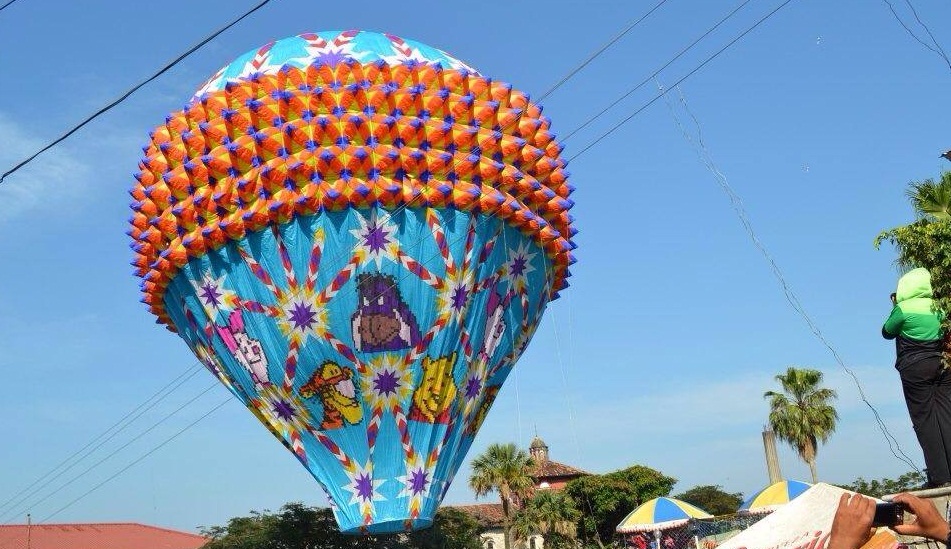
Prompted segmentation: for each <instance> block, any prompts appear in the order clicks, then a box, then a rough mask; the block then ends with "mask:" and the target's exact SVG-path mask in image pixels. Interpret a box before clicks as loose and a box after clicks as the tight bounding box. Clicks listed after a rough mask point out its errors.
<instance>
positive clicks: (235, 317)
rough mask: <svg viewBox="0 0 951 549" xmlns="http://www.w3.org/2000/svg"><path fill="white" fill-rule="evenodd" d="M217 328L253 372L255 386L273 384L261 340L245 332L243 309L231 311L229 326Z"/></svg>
mask: <svg viewBox="0 0 951 549" xmlns="http://www.w3.org/2000/svg"><path fill="white" fill-rule="evenodd" d="M215 330H216V331H217V332H218V335H219V336H221V339H222V341H224V343H225V346H227V347H228V350H229V351H231V354H233V355H234V358H235V359H236V360H237V361H238V362H240V363H241V365H242V366H244V368H245V370H247V371H248V373H249V374H251V379H252V380H253V381H254V386H255V388H257V389H260V388H261V387H265V386H267V385H270V384H271V381H270V379H269V378H268V375H267V356H265V354H264V349H263V348H262V347H261V342H260V341H258V340H257V339H254V338H252V337H250V336H249V335H248V334H247V333H245V330H244V318H243V317H242V316H241V311H234V312H233V313H231V315H230V316H229V317H228V324H227V326H215Z"/></svg>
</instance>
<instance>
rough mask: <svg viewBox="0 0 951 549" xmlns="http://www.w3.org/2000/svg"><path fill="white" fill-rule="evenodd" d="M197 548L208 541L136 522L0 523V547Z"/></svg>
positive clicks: (61, 548) (34, 548)
mask: <svg viewBox="0 0 951 549" xmlns="http://www.w3.org/2000/svg"><path fill="white" fill-rule="evenodd" d="M28 529H29V549H198V548H199V547H201V546H202V545H204V544H205V543H206V542H207V541H208V540H207V539H205V538H204V537H202V536H199V535H196V534H189V533H187V532H179V531H177V530H169V529H167V528H158V527H155V526H147V525H145V524H136V523H113V524H34V525H32V526H29V527H27V525H25V524H15V525H10V526H0V548H3V549H27V533H28V532H27V530H28Z"/></svg>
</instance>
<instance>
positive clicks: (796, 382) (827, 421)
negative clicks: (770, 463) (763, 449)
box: [763, 367, 839, 483]
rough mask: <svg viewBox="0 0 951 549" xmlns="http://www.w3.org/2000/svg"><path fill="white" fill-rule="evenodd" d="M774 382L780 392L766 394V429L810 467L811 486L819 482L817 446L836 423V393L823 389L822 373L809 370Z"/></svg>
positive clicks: (781, 376) (788, 372)
mask: <svg viewBox="0 0 951 549" xmlns="http://www.w3.org/2000/svg"><path fill="white" fill-rule="evenodd" d="M776 381H778V382H779V383H780V385H781V386H782V389H783V391H782V392H781V393H780V392H776V391H766V392H765V393H764V394H763V397H764V398H766V399H767V400H769V425H770V427H771V428H772V429H773V431H775V433H776V436H777V437H779V438H780V439H781V440H784V441H786V442H788V443H789V445H790V446H792V447H793V448H794V449H795V450H796V452H797V453H798V454H799V457H800V458H802V460H803V461H805V462H806V463H807V464H809V470H810V472H811V473H812V482H813V483H816V482H819V475H818V473H817V472H816V454H817V453H818V451H819V442H826V441H827V440H828V439H829V437H830V436H831V435H832V433H833V432H835V423H836V421H837V420H838V419H839V415H838V413H836V411H835V407H833V406H832V404H831V401H832V400H834V399H835V398H836V394H835V391H833V390H832V389H828V388H825V387H822V386H821V384H822V372H820V371H819V370H810V369H808V368H793V367H789V368H788V369H787V370H786V373H784V374H778V375H777V376H776Z"/></svg>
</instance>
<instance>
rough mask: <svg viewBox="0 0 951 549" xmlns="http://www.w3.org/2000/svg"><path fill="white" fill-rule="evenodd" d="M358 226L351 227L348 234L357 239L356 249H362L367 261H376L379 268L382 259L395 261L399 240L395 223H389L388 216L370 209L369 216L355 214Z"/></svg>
mask: <svg viewBox="0 0 951 549" xmlns="http://www.w3.org/2000/svg"><path fill="white" fill-rule="evenodd" d="M357 221H358V222H359V223H360V227H358V228H356V229H351V230H350V234H352V235H353V237H354V238H356V239H357V250H359V251H362V252H363V254H364V257H365V260H366V261H367V262H369V261H374V262H376V268H377V269H379V268H380V267H381V265H382V263H383V260H384V259H389V260H392V261H397V256H398V253H399V242H398V241H397V234H396V232H397V228H396V225H394V224H392V223H390V216H389V215H387V216H386V218H385V219H383V218H381V216H379V215H378V213H377V210H376V209H374V210H371V211H370V218H369V219H367V218H366V217H364V216H363V215H358V216H357Z"/></svg>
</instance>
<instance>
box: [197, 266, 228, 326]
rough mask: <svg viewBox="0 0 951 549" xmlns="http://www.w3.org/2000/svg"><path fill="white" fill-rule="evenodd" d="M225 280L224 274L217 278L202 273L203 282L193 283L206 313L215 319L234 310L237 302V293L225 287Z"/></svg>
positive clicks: (207, 273) (208, 273)
mask: <svg viewBox="0 0 951 549" xmlns="http://www.w3.org/2000/svg"><path fill="white" fill-rule="evenodd" d="M225 278H226V275H224V274H222V275H221V276H219V277H217V278H215V277H214V276H212V274H211V273H210V272H207V271H206V272H204V273H202V276H201V280H198V281H192V283H191V284H192V286H193V287H194V288H195V295H197V296H198V301H200V302H201V305H202V307H204V309H205V312H206V313H207V314H208V316H210V317H211V318H214V319H217V318H219V317H220V316H222V315H223V314H225V313H227V312H228V311H231V310H232V309H234V307H235V304H236V301H237V296H236V295H235V293H234V292H233V291H232V290H229V289H228V288H226V287H225Z"/></svg>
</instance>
